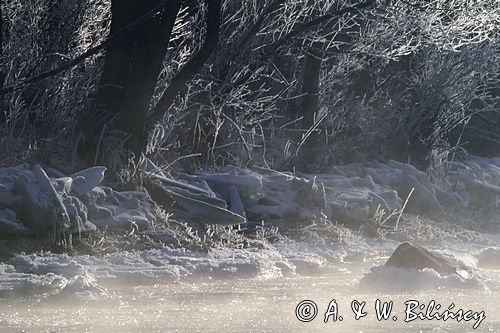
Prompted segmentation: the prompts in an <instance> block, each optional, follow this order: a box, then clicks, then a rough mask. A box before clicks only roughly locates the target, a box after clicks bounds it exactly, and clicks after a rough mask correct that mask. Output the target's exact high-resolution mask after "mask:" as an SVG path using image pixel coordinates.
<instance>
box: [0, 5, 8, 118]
mask: <svg viewBox="0 0 500 333" xmlns="http://www.w3.org/2000/svg"><path fill="white" fill-rule="evenodd" d="M2 9H3V1H2V0H0V59H1V58H2V57H3V29H4V24H3V10H2ZM2 60H3V59H2ZM4 66H5V65H4V64H0V89H2V88H3V86H4V84H5V82H4V81H5V73H4V72H3V69H4V68H3V67H4ZM6 112H7V110H6V109H5V103H4V96H3V95H0V125H2V124H4V123H5V121H6V119H7V115H6Z"/></svg>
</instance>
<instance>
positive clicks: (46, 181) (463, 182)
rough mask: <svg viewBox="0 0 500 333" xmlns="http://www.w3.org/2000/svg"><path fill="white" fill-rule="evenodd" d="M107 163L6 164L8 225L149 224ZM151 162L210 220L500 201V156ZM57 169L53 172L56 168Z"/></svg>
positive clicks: (175, 192)
mask: <svg viewBox="0 0 500 333" xmlns="http://www.w3.org/2000/svg"><path fill="white" fill-rule="evenodd" d="M105 170H106V169H105V168H104V167H93V168H90V169H87V170H83V171H80V172H77V173H75V174H73V175H70V176H65V175H63V174H62V173H60V172H59V171H57V170H54V169H50V168H49V169H47V171H45V170H44V169H43V168H42V167H41V166H39V165H35V166H33V167H29V166H28V165H20V166H17V167H10V168H1V169H0V231H1V232H4V233H9V234H29V233H40V232H46V231H55V234H58V235H63V234H71V233H80V232H92V231H94V230H96V228H102V229H106V228H126V227H130V226H133V227H136V228H138V229H148V228H150V227H151V225H152V222H153V221H154V216H153V215H152V214H151V212H150V210H149V208H148V204H147V201H148V200H147V197H148V193H146V191H142V192H141V191H128V192H118V191H115V190H113V189H112V188H110V187H105V186H103V185H101V182H102V181H103V178H104V172H105ZM141 170H142V172H143V173H144V175H145V177H146V178H147V179H148V181H147V182H146V184H147V186H146V187H147V189H148V191H149V194H150V195H151V197H152V198H153V199H154V200H155V201H156V202H157V203H159V204H162V203H163V204H164V206H165V207H170V203H172V202H176V203H178V205H179V206H180V207H182V209H183V210H185V211H186V212H187V213H188V215H190V216H192V217H198V220H199V221H201V222H202V223H206V224H221V225H237V224H243V223H246V222H247V221H252V222H256V223H260V222H261V221H276V220H279V221H287V222H288V223H293V222H296V221H308V220H313V219H317V218H321V217H322V218H327V219H329V220H331V221H335V222H341V223H345V224H347V225H350V224H351V225H352V224H354V225H359V224H362V223H364V222H366V221H368V220H369V219H370V218H372V217H373V216H374V215H375V214H376V213H377V212H380V211H383V212H385V214H386V216H390V215H391V214H393V215H397V214H394V213H395V212H399V211H401V209H402V207H403V205H404V203H405V201H407V205H406V206H405V212H407V213H413V214H420V215H425V216H427V217H429V218H431V219H433V220H436V221H442V220H444V219H446V217H447V215H448V214H450V213H457V212H460V210H461V209H465V208H474V209H490V210H491V209H492V210H494V211H495V210H498V207H499V205H498V198H499V195H500V159H498V158H496V159H495V158H479V157H471V158H470V159H469V160H467V161H463V162H452V163H449V165H448V167H447V169H446V172H445V174H444V175H443V177H442V179H441V182H440V184H439V186H438V185H437V184H435V183H433V182H431V180H430V179H429V177H428V175H427V174H426V173H424V172H422V171H419V170H417V169H416V168H414V167H413V166H411V165H409V164H404V163H400V162H396V161H389V162H388V163H386V164H384V163H379V162H365V163H360V164H350V165H345V166H333V167H331V168H330V170H328V172H327V173H323V174H314V175H311V174H292V173H284V172H278V171H274V170H269V169H262V168H252V169H250V170H248V169H245V170H244V169H240V168H237V167H234V166H227V167H226V168H224V169H223V170H221V171H219V172H202V173H200V174H198V175H188V174H184V173H176V174H174V175H168V174H166V173H164V172H162V171H161V170H160V169H159V168H158V167H156V166H155V165H154V164H153V163H152V162H151V161H149V160H145V162H144V163H143V164H142V166H141ZM49 175H50V176H49Z"/></svg>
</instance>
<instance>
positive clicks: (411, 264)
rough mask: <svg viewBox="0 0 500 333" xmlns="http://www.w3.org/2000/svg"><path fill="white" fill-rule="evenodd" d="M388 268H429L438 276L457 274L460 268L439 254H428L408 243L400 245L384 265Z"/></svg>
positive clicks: (428, 252)
mask: <svg viewBox="0 0 500 333" xmlns="http://www.w3.org/2000/svg"><path fill="white" fill-rule="evenodd" d="M385 266H389V267H406V268H415V269H419V270H422V269H425V268H431V269H434V270H435V271H436V272H438V273H440V274H446V275H450V274H457V270H458V269H459V268H460V267H459V266H458V264H457V263H454V262H453V261H451V260H450V259H448V258H446V257H444V256H443V255H441V254H438V253H435V252H430V251H428V250H426V249H424V248H423V247H421V246H418V245H413V244H411V243H410V242H404V243H402V244H400V245H399V246H398V247H397V248H396V250H395V251H394V253H393V254H392V255H391V257H390V258H389V260H387V262H386V263H385Z"/></svg>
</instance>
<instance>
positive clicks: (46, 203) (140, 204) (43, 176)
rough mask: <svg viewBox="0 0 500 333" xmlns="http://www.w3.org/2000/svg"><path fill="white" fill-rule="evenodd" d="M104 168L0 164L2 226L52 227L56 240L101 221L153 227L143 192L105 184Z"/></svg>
mask: <svg viewBox="0 0 500 333" xmlns="http://www.w3.org/2000/svg"><path fill="white" fill-rule="evenodd" d="M105 170H106V168H104V167H93V168H90V169H87V170H83V171H80V172H77V173H75V174H73V175H71V176H65V175H63V174H61V173H60V172H59V171H57V170H54V169H47V171H45V170H44V169H43V168H42V167H41V166H40V165H35V166H33V167H29V166H28V165H26V164H24V165H20V166H17V167H10V168H0V232H4V233H8V234H30V233H52V234H53V235H54V236H56V237H58V238H59V239H55V240H56V241H58V240H61V239H63V238H67V237H68V235H70V234H72V233H82V232H83V233H85V232H92V231H95V230H96V228H97V227H99V228H103V229H105V228H125V227H130V226H134V227H137V228H139V229H146V228H149V227H150V226H151V221H153V220H154V216H153V215H152V214H151V212H150V210H149V208H148V205H147V203H146V200H145V198H146V196H145V194H144V193H140V192H118V191H115V190H113V189H111V188H109V187H103V186H101V182H102V180H103V178H104V172H105ZM49 175H50V176H49Z"/></svg>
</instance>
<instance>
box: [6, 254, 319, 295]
mask: <svg viewBox="0 0 500 333" xmlns="http://www.w3.org/2000/svg"><path fill="white" fill-rule="evenodd" d="M325 265H326V260H325V259H324V258H323V257H322V256H320V255H318V254H315V253H311V252H309V253H302V252H293V251H289V249H288V248H287V247H286V246H285V247H283V248H279V247H278V248H274V247H273V248H259V249H258V248H250V249H226V248H220V249H214V250H211V251H210V252H209V253H200V252H190V251H187V250H183V249H170V248H164V249H158V250H146V251H134V252H116V253H113V254H109V255H106V256H103V257H91V256H75V257H70V256H68V255H63V254H50V253H45V254H39V255H36V254H31V255H17V256H16V257H14V258H13V259H12V260H10V261H9V262H8V263H7V264H0V298H2V297H8V296H19V295H27V296H28V295H44V296H49V297H58V298H60V297H64V298H68V297H69V298H77V299H83V300H90V299H96V298H106V297H108V294H107V290H106V288H105V287H103V286H105V285H106V284H112V285H114V286H116V284H120V283H121V284H133V285H137V284H148V283H158V281H162V282H168V281H175V280H177V279H179V278H183V277H184V278H185V277H203V278H207V277H213V278H233V277H244V278H250V277H254V278H259V279H268V278H276V277H282V276H289V275H291V274H296V273H301V274H302V273H305V272H315V271H318V270H321V269H322V268H324V267H325Z"/></svg>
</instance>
